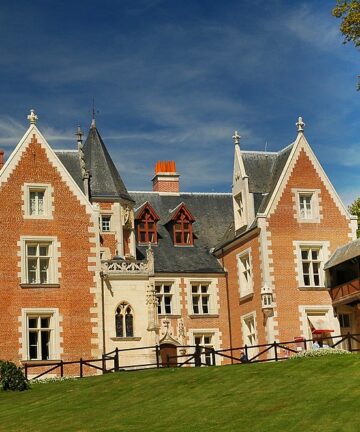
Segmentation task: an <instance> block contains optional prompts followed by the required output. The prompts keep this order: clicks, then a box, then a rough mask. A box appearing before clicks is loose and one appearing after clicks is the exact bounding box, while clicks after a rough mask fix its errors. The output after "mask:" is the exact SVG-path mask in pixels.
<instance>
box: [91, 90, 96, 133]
mask: <svg viewBox="0 0 360 432" xmlns="http://www.w3.org/2000/svg"><path fill="white" fill-rule="evenodd" d="M95 114H96V111H95V98H94V97H93V106H92V120H91V127H94V128H95V127H96V122H95Z"/></svg>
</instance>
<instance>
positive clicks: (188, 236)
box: [174, 210, 193, 246]
mask: <svg viewBox="0 0 360 432" xmlns="http://www.w3.org/2000/svg"><path fill="white" fill-rule="evenodd" d="M174 244H176V245H182V246H184V245H192V244H193V233H192V221H190V219H189V218H188V216H187V214H186V213H185V211H184V210H182V211H180V212H179V214H178V217H177V219H176V221H175V222H174Z"/></svg>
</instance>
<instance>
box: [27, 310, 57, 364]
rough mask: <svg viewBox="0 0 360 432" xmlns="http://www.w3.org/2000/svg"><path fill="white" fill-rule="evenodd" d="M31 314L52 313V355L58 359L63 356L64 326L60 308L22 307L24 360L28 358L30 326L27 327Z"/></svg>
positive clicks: (54, 358)
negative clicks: (61, 325)
mask: <svg viewBox="0 0 360 432" xmlns="http://www.w3.org/2000/svg"><path fill="white" fill-rule="evenodd" d="M29 315H34V316H39V315H50V316H51V320H52V328H53V334H52V335H51V341H50V342H51V345H50V355H51V359H52V360H58V359H59V358H60V356H61V353H62V352H63V350H62V349H61V347H60V346H61V343H62V342H63V338H62V337H60V334H61V333H62V330H63V329H62V327H60V321H61V319H60V315H59V309H58V308H22V309H21V317H19V318H20V320H21V331H20V339H21V342H22V346H21V357H22V360H29V359H28V352H27V348H28V343H29V341H28V331H27V330H28V328H27V317H28V316H29Z"/></svg>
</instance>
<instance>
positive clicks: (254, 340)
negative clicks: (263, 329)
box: [240, 311, 259, 358]
mask: <svg viewBox="0 0 360 432" xmlns="http://www.w3.org/2000/svg"><path fill="white" fill-rule="evenodd" d="M240 319H241V331H242V337H243V344H244V346H245V345H247V346H248V347H250V346H253V345H258V344H259V339H258V331H257V322H256V312H255V311H253V312H250V313H247V314H245V315H242V316H241V318H240ZM251 321H252V323H253V327H254V328H253V332H250V328H249V325H248V323H249V322H251ZM258 352H259V348H248V357H249V358H251V357H253V356H255V355H256V354H257V353H258Z"/></svg>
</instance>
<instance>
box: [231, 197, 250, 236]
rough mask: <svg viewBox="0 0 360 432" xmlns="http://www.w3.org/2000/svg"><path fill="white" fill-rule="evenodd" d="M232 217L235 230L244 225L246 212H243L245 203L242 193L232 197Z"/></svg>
mask: <svg viewBox="0 0 360 432" xmlns="http://www.w3.org/2000/svg"><path fill="white" fill-rule="evenodd" d="M234 216H235V229H239V228H241V227H243V226H244V225H246V223H247V220H246V211H245V202H244V195H243V193H242V192H239V193H238V194H237V195H235V196H234Z"/></svg>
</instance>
